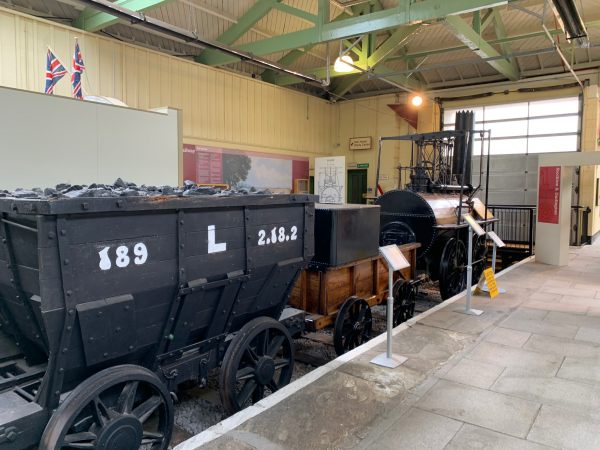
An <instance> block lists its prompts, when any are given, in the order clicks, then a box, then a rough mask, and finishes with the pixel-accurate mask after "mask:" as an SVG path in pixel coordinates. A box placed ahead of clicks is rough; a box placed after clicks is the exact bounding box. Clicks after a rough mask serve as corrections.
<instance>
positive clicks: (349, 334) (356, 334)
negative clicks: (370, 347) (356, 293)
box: [333, 297, 373, 355]
mask: <svg viewBox="0 0 600 450" xmlns="http://www.w3.org/2000/svg"><path fill="white" fill-rule="evenodd" d="M372 331H373V316H372V315H371V308H370V307H369V304H368V303H367V302H366V301H365V300H363V299H362V298H358V297H349V298H348V299H346V301H345V302H344V304H343V305H342V307H341V308H340V310H339V311H338V314H337V317H336V318H335V327H334V329H333V346H334V347H335V352H336V353H337V354H338V355H342V354H344V353H346V352H347V351H349V350H352V349H353V348H356V347H358V346H359V345H362V344H364V343H365V342H367V341H368V340H370V339H371V332H372Z"/></svg>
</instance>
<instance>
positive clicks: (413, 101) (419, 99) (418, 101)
mask: <svg viewBox="0 0 600 450" xmlns="http://www.w3.org/2000/svg"><path fill="white" fill-rule="evenodd" d="M410 103H411V104H412V105H413V106H416V107H417V108H418V107H419V106H421V105H422V104H423V97H421V96H420V95H418V94H417V95H415V96H414V97H413V98H411V99H410Z"/></svg>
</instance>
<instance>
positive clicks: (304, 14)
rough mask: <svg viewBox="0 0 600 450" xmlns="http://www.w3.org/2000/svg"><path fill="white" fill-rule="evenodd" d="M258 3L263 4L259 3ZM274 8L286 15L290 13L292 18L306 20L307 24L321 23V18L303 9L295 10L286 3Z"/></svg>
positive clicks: (276, 5)
mask: <svg viewBox="0 0 600 450" xmlns="http://www.w3.org/2000/svg"><path fill="white" fill-rule="evenodd" d="M258 3H261V2H260V1H259V2H258ZM273 7H274V8H275V9H278V10H279V11H282V12H284V13H288V14H291V15H292V16H296V17H299V18H300V19H303V20H306V21H307V22H312V23H317V22H318V21H319V16H317V15H315V14H311V13H309V12H308V11H304V10H303V9H298V8H294V7H293V6H290V5H287V4H285V3H279V2H276V3H275V4H274V5H273Z"/></svg>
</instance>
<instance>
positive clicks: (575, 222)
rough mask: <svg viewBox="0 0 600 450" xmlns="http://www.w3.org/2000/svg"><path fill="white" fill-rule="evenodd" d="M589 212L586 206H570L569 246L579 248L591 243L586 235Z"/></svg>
mask: <svg viewBox="0 0 600 450" xmlns="http://www.w3.org/2000/svg"><path fill="white" fill-rule="evenodd" d="M591 212H592V210H591V209H590V208H589V207H587V206H586V207H584V206H579V205H572V206H571V242H570V243H571V245H575V246H580V245H584V244H591V243H592V242H591V237H590V236H589V235H588V225H589V214H590V213H591Z"/></svg>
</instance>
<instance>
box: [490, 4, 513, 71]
mask: <svg viewBox="0 0 600 450" xmlns="http://www.w3.org/2000/svg"><path fill="white" fill-rule="evenodd" d="M493 16H494V29H495V31H496V37H497V38H498V39H503V38H506V27H505V26H504V22H503V21H502V16H501V15H500V11H498V10H497V9H495V10H494V11H493ZM500 48H501V49H502V53H504V54H505V55H507V54H509V53H512V49H511V47H510V44H509V43H508V42H504V43H502V44H500ZM508 61H509V62H510V64H511V65H512V66H513V68H514V70H516V71H517V72H519V65H518V64H517V59H516V58H509V59H508Z"/></svg>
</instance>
